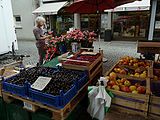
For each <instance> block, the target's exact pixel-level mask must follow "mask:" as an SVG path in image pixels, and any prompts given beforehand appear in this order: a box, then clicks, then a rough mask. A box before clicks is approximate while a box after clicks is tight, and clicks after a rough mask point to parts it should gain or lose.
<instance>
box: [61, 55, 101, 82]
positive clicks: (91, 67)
mask: <svg viewBox="0 0 160 120" xmlns="http://www.w3.org/2000/svg"><path fill="white" fill-rule="evenodd" d="M69 61H75V62H76V61H77V62H85V63H89V62H88V61H79V60H70V59H69ZM62 65H63V67H64V68H66V69H74V70H87V71H88V73H89V79H93V78H94V77H95V76H96V75H97V74H98V73H99V71H101V72H102V70H103V61H102V54H100V56H99V57H98V58H97V59H96V60H95V61H93V62H92V63H91V64H88V65H87V66H80V65H72V64H64V63H62Z"/></svg>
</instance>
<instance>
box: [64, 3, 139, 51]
mask: <svg viewBox="0 0 160 120" xmlns="http://www.w3.org/2000/svg"><path fill="white" fill-rule="evenodd" d="M133 1H136V0H75V1H74V2H73V3H72V4H71V5H69V6H68V7H67V8H66V11H67V12H70V13H85V14H92V13H96V14H97V16H98V14H99V13H101V12H103V11H104V10H106V9H113V8H115V7H117V6H119V5H122V4H125V3H129V2H133ZM97 22H98V21H97ZM98 23H99V22H98ZM98 26H99V25H98ZM98 31H99V29H98ZM98 33H99V32H98ZM98 39H99V47H100V34H98ZM99 49H100V48H99Z"/></svg>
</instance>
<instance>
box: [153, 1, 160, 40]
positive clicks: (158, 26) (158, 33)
mask: <svg viewBox="0 0 160 120" xmlns="http://www.w3.org/2000/svg"><path fill="white" fill-rule="evenodd" d="M154 39H155V40H157V39H158V40H159V39H160V1H158V5H157V11H156V20H155V30H154Z"/></svg>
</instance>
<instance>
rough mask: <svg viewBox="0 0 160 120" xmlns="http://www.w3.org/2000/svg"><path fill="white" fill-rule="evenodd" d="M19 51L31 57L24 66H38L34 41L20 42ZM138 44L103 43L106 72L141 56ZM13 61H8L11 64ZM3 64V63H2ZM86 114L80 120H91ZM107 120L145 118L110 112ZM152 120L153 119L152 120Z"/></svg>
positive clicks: (97, 46) (97, 45)
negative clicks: (121, 60)
mask: <svg viewBox="0 0 160 120" xmlns="http://www.w3.org/2000/svg"><path fill="white" fill-rule="evenodd" d="M18 45H19V50H18V51H17V54H24V55H30V57H29V58H24V64H31V65H36V63H37V61H38V53H37V49H36V46H35V43H34V42H33V41H19V42H18ZM136 45H137V44H136V42H126V41H124V42H123V41H113V42H101V43H100V46H101V48H102V49H103V53H104V57H105V58H106V59H108V61H107V62H106V63H104V72H105V71H107V70H109V69H110V68H111V67H112V66H113V65H114V64H115V63H116V62H117V61H118V59H119V58H120V57H122V56H125V55H130V56H133V57H139V54H137V53H136ZM94 47H95V51H98V50H99V43H98V42H94ZM11 61H12V60H8V62H11ZM0 62H1V61H0ZM5 63H7V62H1V63H0V66H3V64H5ZM83 112H84V114H83V115H82V116H81V115H80V116H79V117H80V118H79V119H81V120H82V119H83V120H90V119H91V118H90V117H89V116H88V114H87V112H86V111H85V110H84V111H83ZM106 120H144V118H143V117H140V116H133V115H128V114H121V113H118V112H114V111H112V112H110V113H108V114H107V116H106ZM150 120H151V119H150Z"/></svg>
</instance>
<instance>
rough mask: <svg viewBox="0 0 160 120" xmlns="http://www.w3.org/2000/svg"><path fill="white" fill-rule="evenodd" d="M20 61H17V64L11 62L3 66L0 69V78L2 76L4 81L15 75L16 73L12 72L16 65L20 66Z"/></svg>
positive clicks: (0, 86)
mask: <svg viewBox="0 0 160 120" xmlns="http://www.w3.org/2000/svg"><path fill="white" fill-rule="evenodd" d="M21 63H22V61H17V62H13V63H10V64H7V65H5V66H3V67H2V68H0V76H3V77H4V78H5V79H6V78H9V77H12V76H14V75H16V74H17V72H15V71H14V67H15V66H16V65H19V64H21ZM0 96H2V83H1V81H0Z"/></svg>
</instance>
